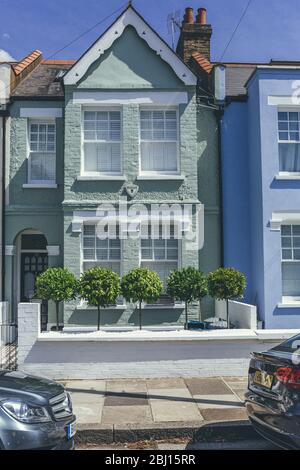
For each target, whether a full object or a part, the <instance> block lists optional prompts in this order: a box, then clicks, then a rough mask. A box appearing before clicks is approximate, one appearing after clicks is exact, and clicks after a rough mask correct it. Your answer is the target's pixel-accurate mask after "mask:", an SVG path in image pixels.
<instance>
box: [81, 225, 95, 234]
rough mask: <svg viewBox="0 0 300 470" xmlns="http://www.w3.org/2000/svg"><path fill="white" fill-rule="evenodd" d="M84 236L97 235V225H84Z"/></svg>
mask: <svg viewBox="0 0 300 470" xmlns="http://www.w3.org/2000/svg"><path fill="white" fill-rule="evenodd" d="M83 230H84V231H83V233H84V235H95V225H84V229H83Z"/></svg>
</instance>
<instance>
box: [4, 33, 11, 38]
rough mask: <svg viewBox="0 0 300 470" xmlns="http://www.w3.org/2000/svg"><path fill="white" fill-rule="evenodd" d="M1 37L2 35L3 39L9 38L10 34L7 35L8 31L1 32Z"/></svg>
mask: <svg viewBox="0 0 300 470" xmlns="http://www.w3.org/2000/svg"><path fill="white" fill-rule="evenodd" d="M2 37H3V38H4V39H10V35H9V34H8V33H3V34H2Z"/></svg>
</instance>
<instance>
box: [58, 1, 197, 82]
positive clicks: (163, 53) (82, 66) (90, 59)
mask: <svg viewBox="0 0 300 470" xmlns="http://www.w3.org/2000/svg"><path fill="white" fill-rule="evenodd" d="M129 25H130V26H133V27H134V28H135V30H136V32H137V34H138V35H139V37H140V38H141V39H143V40H144V41H146V43H147V44H148V46H149V47H150V48H151V49H153V50H154V51H155V52H156V54H157V55H159V56H160V57H161V58H162V60H164V61H165V62H167V63H168V64H169V65H170V67H171V68H172V69H173V70H174V72H175V74H176V75H177V76H178V78H179V79H180V80H182V82H183V83H184V84H185V85H196V83H197V77H196V75H195V74H194V73H193V72H192V71H191V69H190V68H189V67H188V66H187V65H185V63H184V62H183V61H182V60H181V59H180V57H179V56H178V55H177V54H176V53H175V52H174V51H173V50H172V49H171V48H170V46H169V45H168V44H167V43H166V42H165V41H164V40H163V39H162V38H161V37H160V36H159V35H158V34H157V33H156V32H155V31H154V29H153V28H151V26H149V25H148V23H146V21H145V20H144V19H143V18H142V16H141V15H140V14H139V13H138V12H137V11H136V10H135V9H134V8H133V7H132V6H131V5H128V7H127V8H126V9H125V10H124V11H123V13H121V15H120V16H119V17H118V18H117V19H116V21H115V22H114V23H113V24H112V25H111V26H110V27H109V28H108V29H107V30H106V31H105V32H104V33H103V34H102V36H100V38H99V39H97V41H96V42H95V43H94V44H93V45H92V46H91V47H90V48H89V49H88V50H87V51H86V52H85V53H84V54H83V55H82V56H81V58H80V59H79V60H78V61H77V62H76V63H75V64H74V65H73V67H72V68H71V69H70V70H69V72H67V73H66V75H65V76H64V83H65V85H75V84H76V83H77V82H78V81H79V80H80V79H81V78H82V77H83V76H84V75H85V73H86V72H87V70H88V68H89V67H90V65H91V64H92V63H94V62H95V61H96V60H97V59H99V57H101V56H102V55H103V54H104V52H105V51H106V50H107V49H109V48H110V47H111V46H112V44H113V43H114V42H115V40H116V39H118V38H119V37H121V35H122V33H123V31H124V29H125V28H126V26H129Z"/></svg>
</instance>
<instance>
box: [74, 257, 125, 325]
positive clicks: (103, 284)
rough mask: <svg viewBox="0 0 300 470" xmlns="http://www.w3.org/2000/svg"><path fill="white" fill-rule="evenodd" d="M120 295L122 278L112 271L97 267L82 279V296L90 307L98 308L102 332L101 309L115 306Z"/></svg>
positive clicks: (87, 272) (98, 322)
mask: <svg viewBox="0 0 300 470" xmlns="http://www.w3.org/2000/svg"><path fill="white" fill-rule="evenodd" d="M119 295H120V276H119V274H118V273H115V272H114V271H112V270H111V269H108V268H101V267H99V266H96V267H94V268H91V269H89V270H88V271H85V272H84V273H83V274H82V275H81V278H80V296H81V298H82V299H84V300H86V301H87V303H88V305H90V306H92V307H97V310H98V319H97V327H98V331H100V326H101V308H105V307H108V306H109V305H115V304H116V302H117V298H118V296H119Z"/></svg>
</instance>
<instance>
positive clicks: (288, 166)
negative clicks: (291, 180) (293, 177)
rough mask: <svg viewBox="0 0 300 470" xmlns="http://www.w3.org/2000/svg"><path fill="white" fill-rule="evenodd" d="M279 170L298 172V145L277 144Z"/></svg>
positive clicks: (299, 151) (299, 149)
mask: <svg viewBox="0 0 300 470" xmlns="http://www.w3.org/2000/svg"><path fill="white" fill-rule="evenodd" d="M279 169H280V171H287V172H300V144H293V143H290V144H279Z"/></svg>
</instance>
